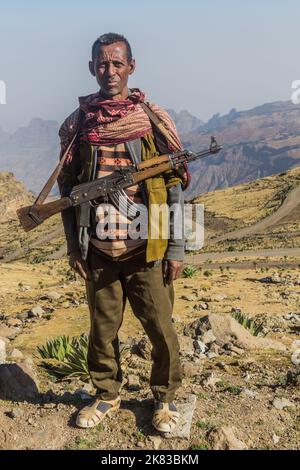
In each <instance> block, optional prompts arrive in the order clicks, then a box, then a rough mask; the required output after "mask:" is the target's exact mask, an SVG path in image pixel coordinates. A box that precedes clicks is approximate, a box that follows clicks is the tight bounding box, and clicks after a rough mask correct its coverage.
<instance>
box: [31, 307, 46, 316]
mask: <svg viewBox="0 0 300 470" xmlns="http://www.w3.org/2000/svg"><path fill="white" fill-rule="evenodd" d="M44 313H45V310H44V309H43V308H42V307H40V306H39V305H38V306H37V307H34V308H33V309H31V310H30V311H29V312H28V317H29V318H35V317H37V318H40V317H41V316H42V315H43V314H44Z"/></svg>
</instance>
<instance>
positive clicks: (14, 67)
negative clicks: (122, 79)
mask: <svg viewBox="0 0 300 470" xmlns="http://www.w3.org/2000/svg"><path fill="white" fill-rule="evenodd" d="M299 20H300V3H299V0H281V1H279V0H260V1H258V0H252V1H251V2H250V1H249V2H248V1H241V0H240V1H237V0H180V1H178V0H172V1H171V0H165V1H163V0H151V1H148V2H143V3H142V2H138V1H135V0H123V1H121V0H107V1H106V2H104V1H102V0H79V1H78V0H51V2H50V1H37V0H27V1H24V0H22V1H21V0H0V80H2V81H4V82H5V84H6V102H7V104H5V105H3V104H0V127H2V128H4V129H7V130H13V129H15V128H17V127H18V126H20V125H26V124H28V121H29V120H30V119H31V118H32V117H42V118H44V119H57V120H59V121H61V120H62V119H63V118H64V117H65V116H66V115H68V114H69V113H70V112H71V111H73V109H75V108H76V107H77V100H78V96H80V95H85V94H89V93H92V92H94V91H96V90H97V86H96V82H95V79H94V78H93V77H92V76H91V75H90V74H89V72H88V60H89V58H90V50H91V45H92V43H93V41H94V39H96V37H97V36H99V35H100V34H103V33H105V32H110V31H112V32H118V33H121V34H124V35H125V36H126V37H127V38H128V40H129V41H130V43H131V45H132V49H133V54H134V56H135V58H136V61H137V70H136V72H135V74H134V76H133V77H132V78H131V81H130V85H131V86H137V87H139V88H141V89H143V90H145V91H146V93H147V96H148V97H149V98H150V100H152V101H156V102H157V103H159V104H161V105H163V106H164V107H168V108H174V109H175V110H177V111H179V110H181V109H188V110H189V111H190V112H192V113H193V114H195V115H196V116H198V117H199V118H201V119H203V120H207V119H209V118H210V117H211V116H212V114H214V113H216V112H220V113H221V114H224V113H227V112H228V111H229V110H230V109H231V108H233V107H235V108H237V109H239V110H240V109H247V108H251V107H253V106H255V105H258V104H262V103H265V102H270V101H276V100H288V99H290V96H291V82H292V81H293V80H296V79H300V33H299V24H300V21H299Z"/></svg>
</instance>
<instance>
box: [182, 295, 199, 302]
mask: <svg viewBox="0 0 300 470" xmlns="http://www.w3.org/2000/svg"><path fill="white" fill-rule="evenodd" d="M180 298H181V299H182V300H186V301H188V302H195V301H196V300H197V297H195V296H194V295H181V296H180Z"/></svg>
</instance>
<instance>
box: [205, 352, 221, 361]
mask: <svg viewBox="0 0 300 470" xmlns="http://www.w3.org/2000/svg"><path fill="white" fill-rule="evenodd" d="M206 357H207V358H208V359H214V358H215V357H218V354H216V353H214V352H211V351H209V352H208V353H207V354H206Z"/></svg>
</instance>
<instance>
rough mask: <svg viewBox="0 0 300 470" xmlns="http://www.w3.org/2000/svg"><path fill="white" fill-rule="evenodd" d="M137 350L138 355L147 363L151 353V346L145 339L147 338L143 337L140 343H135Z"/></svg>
mask: <svg viewBox="0 0 300 470" xmlns="http://www.w3.org/2000/svg"><path fill="white" fill-rule="evenodd" d="M136 346H137V349H138V352H139V353H140V355H141V356H142V357H143V358H144V359H147V360H148V361H150V360H151V351H152V346H151V343H150V341H149V339H148V338H147V336H143V337H142V338H141V339H140V341H139V342H138V343H137V345H136Z"/></svg>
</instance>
